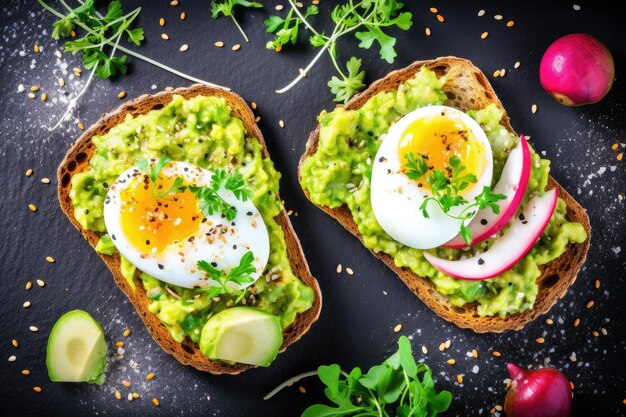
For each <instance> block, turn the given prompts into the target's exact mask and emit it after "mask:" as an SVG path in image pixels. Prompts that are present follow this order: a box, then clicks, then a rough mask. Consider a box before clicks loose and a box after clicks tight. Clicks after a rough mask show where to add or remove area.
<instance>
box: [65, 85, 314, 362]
mask: <svg viewBox="0 0 626 417" xmlns="http://www.w3.org/2000/svg"><path fill="white" fill-rule="evenodd" d="M174 94H178V95H181V96H183V97H185V98H191V97H195V96H217V97H222V98H224V99H225V100H226V101H227V102H228V104H229V106H230V108H231V109H232V112H233V114H234V116H235V117H237V118H239V119H241V121H242V122H243V125H244V127H245V129H246V132H247V133H248V135H249V136H250V137H255V138H257V139H258V140H259V141H260V142H261V145H262V146H263V157H264V158H269V154H268V153H267V148H266V146H265V141H264V140H263V135H262V134H261V131H260V130H259V128H258V126H257V125H256V123H255V122H254V115H253V114H252V110H250V108H249V107H248V105H247V104H246V102H245V101H244V100H243V99H242V98H241V97H240V96H238V95H237V94H234V93H232V92H229V91H226V90H221V89H216V88H210V87H207V86H204V85H199V84H196V85H193V86H191V87H188V88H179V89H176V90H172V91H165V92H161V93H158V94H155V95H143V96H141V97H139V98H137V99H134V100H130V101H128V102H126V103H124V104H123V105H121V106H120V107H118V108H117V109H115V110H114V111H112V112H111V113H108V114H104V115H103V116H102V117H101V118H100V120H98V122H97V123H96V124H94V125H93V126H91V127H90V128H89V129H88V130H87V131H85V133H84V134H83V135H82V136H81V137H80V138H79V139H78V141H76V142H75V143H74V144H73V146H72V147H71V149H70V150H69V151H68V153H67V155H66V156H65V159H64V160H63V162H62V163H61V165H60V166H59V169H58V173H57V175H58V184H59V189H58V194H59V202H60V204H61V209H62V210H63V212H64V213H65V214H66V215H67V217H68V218H69V219H70V221H71V222H72V224H73V225H74V226H75V227H76V228H77V229H78V230H79V231H80V232H81V233H82V234H83V236H84V237H85V239H87V241H88V242H89V244H90V245H91V246H92V247H95V246H96V244H97V243H98V240H99V238H100V235H101V234H100V233H96V232H93V231H91V230H86V229H83V228H82V227H81V225H80V224H79V223H78V221H77V220H76V218H75V217H74V206H73V205H72V201H71V199H70V197H69V192H70V188H71V183H72V176H73V175H75V174H77V173H79V172H82V171H84V170H85V169H86V168H87V167H88V165H89V160H90V158H91V156H92V155H93V153H94V151H95V146H93V144H92V141H91V138H92V137H93V136H95V135H102V134H104V133H106V132H107V131H108V130H109V129H111V128H112V127H113V126H115V125H117V124H119V123H121V122H123V121H124V118H125V117H126V115H127V114H131V115H133V116H137V115H141V114H145V113H148V112H149V111H151V110H157V109H160V108H163V107H164V106H165V105H166V104H168V103H169V102H170V101H172V97H173V96H174ZM277 198H280V197H279V196H277ZM275 220H276V222H277V223H278V225H280V227H281V228H282V229H283V232H284V234H285V241H286V243H287V253H288V257H289V261H290V263H291V267H292V269H293V272H294V274H295V275H296V276H297V277H299V278H300V280H301V281H302V282H303V283H304V284H306V285H307V286H309V287H311V288H312V289H313V292H314V294H315V298H314V302H313V305H312V307H311V308H310V309H309V310H307V311H305V312H303V313H301V314H298V316H297V317H296V320H295V321H294V322H293V323H292V324H291V325H290V326H289V327H288V328H286V329H285V330H284V332H283V344H282V346H281V349H280V351H281V352H282V351H284V350H285V349H286V348H287V346H289V345H291V344H292V343H294V342H296V341H297V340H299V339H300V338H301V337H302V336H303V335H304V334H305V333H306V332H307V331H308V330H309V328H310V327H311V325H312V324H313V323H314V322H315V321H316V320H317V318H318V316H319V313H320V309H321V306H322V295H321V292H320V288H319V286H318V283H317V281H316V279H315V278H313V277H312V276H311V272H310V271H309V266H308V264H307V262H306V259H305V258H304V253H303V252H302V248H301V247H300V242H299V240H298V238H297V237H296V234H295V232H294V230H293V228H292V226H291V222H290V221H289V217H288V216H287V213H286V212H285V210H284V209H283V210H282V211H281V213H280V214H279V215H278V216H276V217H275ZM98 255H100V257H101V258H102V260H103V261H104V263H105V264H106V265H107V267H108V268H109V269H110V270H111V273H112V274H113V278H114V279H115V283H116V284H117V286H118V287H119V288H120V289H121V290H122V291H123V292H124V294H126V296H127V297H128V299H129V300H130V302H131V303H132V304H133V306H134V307H135V309H136V310H137V313H139V316H140V317H141V319H142V320H143V322H144V323H145V325H146V327H147V328H148V331H149V332H150V334H151V335H152V337H153V338H154V340H155V341H156V342H157V343H158V344H159V345H160V346H161V347H162V348H163V350H164V351H165V352H167V353H169V354H171V355H172V356H174V357H175V358H176V359H177V360H178V361H179V362H180V363H182V364H184V365H190V366H193V367H194V368H196V369H199V370H201V371H208V372H210V373H213V374H238V373H240V372H243V371H245V370H246V369H249V368H252V367H253V366H251V365H244V364H235V365H229V364H226V363H223V362H220V361H212V360H210V359H208V358H207V357H206V356H204V355H203V354H202V352H200V349H199V347H198V345H197V344H196V343H194V342H192V341H190V340H189V339H185V340H184V341H183V342H182V343H178V342H176V341H174V339H172V337H171V336H170V334H169V333H168V331H167V328H166V327H165V325H164V324H163V323H161V321H160V320H159V318H158V317H157V316H156V315H155V314H153V313H151V312H149V311H148V306H149V304H150V302H151V300H150V299H149V298H148V297H147V295H146V291H145V289H144V287H143V284H142V281H141V279H140V278H139V272H137V273H136V275H135V277H134V282H135V284H136V289H135V290H133V289H132V288H131V286H130V285H129V284H128V282H127V281H126V279H125V278H124V277H123V276H122V274H121V272H120V257H119V255H118V254H117V253H116V254H115V255H113V256H109V255H104V254H101V253H99V254H98Z"/></svg>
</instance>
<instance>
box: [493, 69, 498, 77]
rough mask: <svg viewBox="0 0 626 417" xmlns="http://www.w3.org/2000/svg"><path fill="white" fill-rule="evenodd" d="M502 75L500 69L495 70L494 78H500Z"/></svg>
mask: <svg viewBox="0 0 626 417" xmlns="http://www.w3.org/2000/svg"><path fill="white" fill-rule="evenodd" d="M499 76H500V70H495V71H494V72H493V78H498V77H499Z"/></svg>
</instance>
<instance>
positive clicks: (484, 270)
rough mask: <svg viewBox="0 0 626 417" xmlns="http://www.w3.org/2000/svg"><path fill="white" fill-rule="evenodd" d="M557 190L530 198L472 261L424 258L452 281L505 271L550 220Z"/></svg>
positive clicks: (521, 255) (539, 234) (522, 253)
mask: <svg viewBox="0 0 626 417" xmlns="http://www.w3.org/2000/svg"><path fill="white" fill-rule="evenodd" d="M556 201H557V191H556V188H555V189H552V190H550V191H547V192H546V193H545V194H544V195H543V196H541V197H534V198H532V199H531V200H530V201H529V202H528V204H527V205H526V208H525V209H524V212H523V213H522V214H520V215H519V216H518V218H516V219H515V221H514V222H513V224H512V225H511V228H510V229H508V230H507V231H506V233H505V234H504V235H503V236H502V237H501V238H500V239H498V240H497V241H496V242H495V243H494V244H493V245H492V246H491V247H490V248H489V250H488V251H485V252H483V253H481V254H478V255H475V256H473V257H471V258H465V259H459V260H458V261H449V260H447V259H441V258H438V257H436V256H435V255H431V254H430V253H428V252H424V257H426V260H427V261H428V262H430V264H431V265H432V266H434V267H435V268H437V269H438V270H440V271H441V272H443V273H445V274H448V275H450V276H452V277H454V278H460V279H468V280H482V279H487V278H492V277H495V276H496V275H500V274H501V273H503V272H505V271H508V270H509V269H511V268H512V267H513V265H515V264H516V263H517V261H519V260H520V259H522V257H523V256H524V255H526V254H527V253H528V251H529V250H530V248H532V247H533V245H534V244H535V242H536V241H537V239H539V236H541V233H543V231H544V230H545V228H546V226H547V225H548V223H549V222H550V218H552V213H554V209H555V208H556Z"/></svg>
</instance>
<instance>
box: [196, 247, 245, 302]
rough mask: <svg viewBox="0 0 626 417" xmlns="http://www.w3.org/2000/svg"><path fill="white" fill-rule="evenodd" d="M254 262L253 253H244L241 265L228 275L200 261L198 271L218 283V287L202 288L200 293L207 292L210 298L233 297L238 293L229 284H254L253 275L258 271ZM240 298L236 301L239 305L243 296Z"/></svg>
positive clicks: (240, 295) (240, 261)
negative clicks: (223, 295)
mask: <svg viewBox="0 0 626 417" xmlns="http://www.w3.org/2000/svg"><path fill="white" fill-rule="evenodd" d="M253 261H254V254H253V253H252V252H251V251H248V252H246V253H244V255H243V256H242V257H241V259H240V260H239V265H237V266H235V267H233V268H232V269H231V270H230V271H229V272H228V274H227V273H226V272H225V271H224V270H223V269H218V268H216V267H215V266H213V265H212V264H211V263H209V262H207V261H198V264H197V266H198V269H200V270H201V271H203V272H204V273H205V274H206V275H207V276H208V277H209V278H210V279H212V280H214V281H217V283H218V285H216V286H212V287H209V288H202V289H199V290H198V291H203V292H206V293H207V295H208V296H209V297H211V298H212V297H217V296H219V295H221V294H228V295H233V294H236V293H237V291H236V290H233V289H232V288H229V286H228V285H227V284H228V283H233V284H236V285H246V284H251V283H253V282H254V278H252V274H253V273H254V272H255V271H256V268H255V267H254V265H253V264H252V262H253ZM238 295H239V297H238V299H237V301H236V303H238V302H239V301H240V300H241V298H243V295H245V293H243V294H238Z"/></svg>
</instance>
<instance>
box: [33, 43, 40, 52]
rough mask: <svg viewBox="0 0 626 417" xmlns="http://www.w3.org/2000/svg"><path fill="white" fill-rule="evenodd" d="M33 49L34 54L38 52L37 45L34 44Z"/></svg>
mask: <svg viewBox="0 0 626 417" xmlns="http://www.w3.org/2000/svg"><path fill="white" fill-rule="evenodd" d="M33 51H35V53H36V54H38V53H39V45H37V44H35V46H33Z"/></svg>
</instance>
